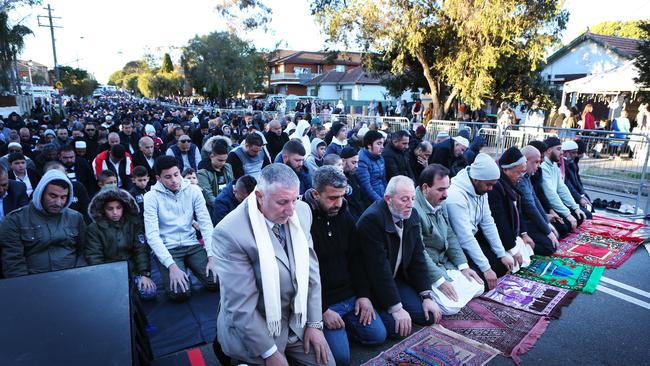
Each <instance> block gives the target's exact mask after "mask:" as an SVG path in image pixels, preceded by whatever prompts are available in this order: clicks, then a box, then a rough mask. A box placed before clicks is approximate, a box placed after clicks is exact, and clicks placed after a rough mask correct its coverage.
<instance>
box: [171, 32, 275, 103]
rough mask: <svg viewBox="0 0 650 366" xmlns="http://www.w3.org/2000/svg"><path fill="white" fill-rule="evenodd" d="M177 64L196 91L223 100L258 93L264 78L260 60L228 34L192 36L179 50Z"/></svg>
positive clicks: (244, 43) (251, 47) (265, 72)
mask: <svg viewBox="0 0 650 366" xmlns="http://www.w3.org/2000/svg"><path fill="white" fill-rule="evenodd" d="M181 65H182V67H183V69H184V70H185V75H186V77H188V79H189V81H190V83H191V84H192V86H193V87H194V88H195V89H196V90H203V88H205V89H206V90H207V94H208V95H209V96H210V97H213V98H220V99H222V100H223V99H225V98H228V97H232V96H235V95H238V94H244V93H247V92H250V91H259V90H261V89H262V88H263V82H264V79H265V77H266V75H267V66H266V62H265V61H264V59H263V58H262V57H261V56H260V55H259V54H258V53H257V51H256V50H255V47H253V46H251V45H250V44H249V43H248V42H245V41H243V40H241V39H240V38H238V37H237V36H236V35H234V34H232V33H228V32H213V33H210V34H208V35H205V36H201V37H199V36H196V37H194V38H193V39H191V40H190V41H189V43H188V45H187V46H186V47H184V48H183V54H182V56H181Z"/></svg>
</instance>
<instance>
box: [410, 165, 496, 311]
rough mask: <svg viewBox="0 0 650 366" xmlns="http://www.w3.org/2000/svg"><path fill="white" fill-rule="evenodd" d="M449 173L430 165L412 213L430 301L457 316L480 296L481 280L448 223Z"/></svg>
mask: <svg viewBox="0 0 650 366" xmlns="http://www.w3.org/2000/svg"><path fill="white" fill-rule="evenodd" d="M448 189H449V170H448V169H447V168H445V167H444V166H442V165H440V164H431V165H429V166H428V167H426V168H425V169H424V171H422V174H421V175H420V179H419V180H418V187H417V188H416V190H415V196H416V197H415V210H416V211H417V213H418V216H419V219H420V228H421V230H422V241H423V243H424V247H425V249H426V259H427V264H428V267H429V271H430V273H431V274H432V280H433V298H434V300H435V301H436V303H437V304H438V306H440V310H441V312H442V314H443V315H451V314H456V313H458V312H459V311H460V309H462V308H463V306H465V305H466V304H467V303H468V302H469V301H470V300H471V299H472V298H474V297H476V296H479V295H480V294H482V293H483V280H481V278H480V277H479V276H478V274H476V272H474V270H473V269H471V268H469V265H468V264H467V259H466V258H465V254H464V253H463V249H462V248H461V247H460V244H459V243H458V239H457V238H456V234H454V231H453V230H452V228H451V224H450V223H449V216H448V214H447V205H445V204H444V202H445V200H446V199H447V190H448Z"/></svg>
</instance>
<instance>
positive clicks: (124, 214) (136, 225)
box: [85, 172, 156, 300]
mask: <svg viewBox="0 0 650 366" xmlns="http://www.w3.org/2000/svg"><path fill="white" fill-rule="evenodd" d="M102 173H103V172H102ZM100 177H101V175H100ZM139 211H140V210H139V209H138V205H137V203H136V202H135V199H134V198H133V197H131V195H130V194H129V193H128V192H127V191H125V190H123V189H119V188H116V187H112V188H110V186H109V185H104V186H103V188H102V190H101V191H100V192H99V193H97V195H95V197H93V199H92V201H91V202H90V206H89V207H88V213H89V214H90V217H91V219H92V220H93V223H91V224H90V225H88V228H87V229H86V252H85V256H86V261H87V262H88V264H89V265H95V264H102V263H108V262H114V261H122V260H127V261H128V262H129V272H130V274H131V278H132V279H133V280H134V281H135V284H136V286H137V287H138V293H139V295H140V298H141V299H143V300H152V299H155V297H156V284H155V283H154V282H153V280H152V279H151V266H150V264H149V247H148V246H147V244H146V243H145V237H144V228H143V225H142V220H141V219H140V217H139V216H140V215H139Z"/></svg>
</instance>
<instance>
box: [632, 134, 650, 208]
mask: <svg viewBox="0 0 650 366" xmlns="http://www.w3.org/2000/svg"><path fill="white" fill-rule="evenodd" d="M649 142H650V137H649V136H645V143H646V153H645V161H644V163H643V168H641V178H640V179H639V192H638V193H637V195H636V204H635V205H634V214H635V215H637V214H638V213H639V206H640V205H641V197H642V196H643V186H644V185H645V175H646V172H647V171H648V158H650V144H649ZM649 198H650V197H648V198H646V206H645V207H644V208H645V211H644V212H643V213H644V214H646V215H647V214H648V211H647V209H648V200H649Z"/></svg>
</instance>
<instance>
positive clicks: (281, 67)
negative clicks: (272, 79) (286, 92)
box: [278, 64, 284, 72]
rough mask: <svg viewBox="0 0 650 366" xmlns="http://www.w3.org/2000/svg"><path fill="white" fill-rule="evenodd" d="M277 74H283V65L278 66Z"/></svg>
mask: <svg viewBox="0 0 650 366" xmlns="http://www.w3.org/2000/svg"><path fill="white" fill-rule="evenodd" d="M278 72H284V64H282V65H280V66H278Z"/></svg>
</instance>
